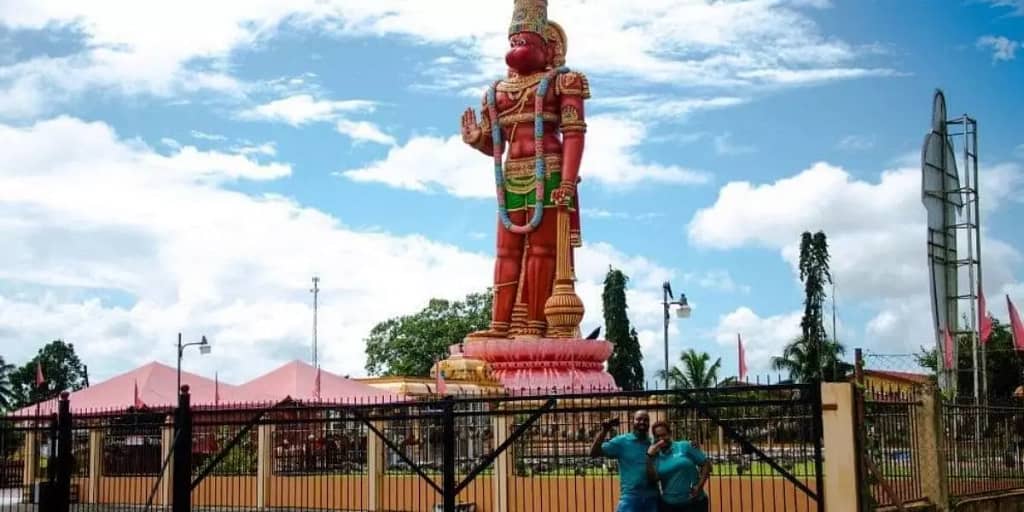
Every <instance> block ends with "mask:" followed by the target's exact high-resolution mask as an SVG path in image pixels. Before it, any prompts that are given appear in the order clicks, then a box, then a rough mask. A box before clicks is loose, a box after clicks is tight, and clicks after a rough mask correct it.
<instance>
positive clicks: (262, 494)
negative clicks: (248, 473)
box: [256, 425, 274, 509]
mask: <svg viewBox="0 0 1024 512" xmlns="http://www.w3.org/2000/svg"><path fill="white" fill-rule="evenodd" d="M273 474H274V426H273V425H259V426H257V427H256V508H259V509H263V508H266V507H267V502H268V501H270V477H271V476H272V475H273Z"/></svg>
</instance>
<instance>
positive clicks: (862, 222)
mask: <svg viewBox="0 0 1024 512" xmlns="http://www.w3.org/2000/svg"><path fill="white" fill-rule="evenodd" d="M984 167H985V168H986V169H990V172H988V173H986V180H987V181H986V182H985V183H983V189H982V194H985V197H988V198H989V199H988V203H989V208H996V207H998V205H999V204H1000V202H1001V201H1005V200H1007V199H1009V198H1013V197H1016V194H1017V193H1018V191H1019V187H1020V186H1021V183H1022V181H1021V176H1022V171H1021V169H1020V168H1019V166H1016V165H1015V164H997V165H991V166H988V165H986V166H984ZM992 187H1002V190H995V189H993V188H992ZM986 211H988V212H990V211H991V210H986ZM985 215H986V212H983V224H982V225H983V226H984V217H985ZM817 230H823V231H824V232H825V233H826V234H827V235H828V238H829V249H830V250H829V253H830V255H831V258H832V259H831V270H832V273H833V276H834V277H835V280H836V283H837V288H838V294H839V297H840V302H847V303H859V304H862V305H867V307H868V308H869V309H871V310H874V311H875V312H876V313H875V315H876V316H875V318H874V319H873V320H871V321H870V322H869V324H868V330H867V334H868V338H867V340H866V341H868V342H870V343H872V344H884V343H889V344H894V346H899V347H903V348H906V349H911V348H914V347H916V346H917V345H919V344H920V343H921V341H920V340H922V339H924V340H927V339H930V335H928V334H927V326H928V325H929V323H930V317H931V314H930V309H929V307H928V301H927V295H928V280H927V279H928V278H927V267H926V263H925V247H924V238H925V235H924V234H925V232H926V230H925V217H924V208H923V206H922V205H921V202H920V170H919V169H915V168H901V169H896V170H890V171H885V172H883V173H882V174H881V177H880V180H879V181H878V182H875V183H872V182H867V181H861V180H857V179H855V178H853V177H852V176H850V174H849V173H847V172H846V171H844V170H843V169H841V168H838V167H835V166H832V165H829V164H827V163H817V164H815V165H813V166H812V167H811V168H809V169H807V170H805V171H802V172H800V173H798V174H796V175H794V176H791V177H786V178H782V179H779V180H777V181H775V182H773V183H769V184H763V185H752V184H750V183H747V182H732V183H729V184H726V185H725V186H724V187H722V189H721V190H720V192H719V196H718V199H717V201H716V202H715V203H714V204H713V205H712V206H710V207H708V208H704V209H701V210H699V211H698V212H697V213H696V214H695V215H694V218H693V219H692V220H691V222H690V224H689V227H688V236H689V239H690V241H691V243H693V244H695V245H697V246H700V247H704V248H714V249H732V248H739V247H747V246H755V247H764V248H768V249H774V250H778V251H779V253H780V255H781V256H782V257H783V259H784V260H785V261H786V262H787V263H789V265H790V266H791V268H793V269H794V273H795V269H796V263H797V260H798V256H799V248H798V243H799V236H800V233H801V232H803V231H817ZM982 246H983V250H984V253H983V254H984V257H985V261H984V264H985V287H986V289H990V290H993V289H1000V288H1001V287H1003V286H1005V285H1006V283H1010V282H1014V272H1013V270H1014V268H1016V265H1017V264H1018V262H1019V261H1020V260H1021V255H1020V252H1019V250H1018V249H1017V248H1014V247H1013V246H1011V245H1009V244H1007V243H1006V242H1003V241H1001V240H999V239H997V238H994V237H993V236H992V234H991V233H989V232H987V231H986V232H983V236H982ZM794 278H795V276H794ZM922 326H923V327H922ZM922 328H923V329H925V331H922V330H921V329H922Z"/></svg>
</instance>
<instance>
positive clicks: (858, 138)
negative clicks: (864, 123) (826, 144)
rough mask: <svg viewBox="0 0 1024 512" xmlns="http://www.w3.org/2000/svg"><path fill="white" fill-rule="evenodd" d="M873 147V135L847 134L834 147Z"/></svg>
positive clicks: (862, 148) (866, 148)
mask: <svg viewBox="0 0 1024 512" xmlns="http://www.w3.org/2000/svg"><path fill="white" fill-rule="evenodd" d="M873 147H875V137H874V136H873V135H847V136H845V137H843V138H842V139H840V140H839V142H838V143H837V144H836V148H838V149H841V150H843V151H867V150H869V149H871V148H873Z"/></svg>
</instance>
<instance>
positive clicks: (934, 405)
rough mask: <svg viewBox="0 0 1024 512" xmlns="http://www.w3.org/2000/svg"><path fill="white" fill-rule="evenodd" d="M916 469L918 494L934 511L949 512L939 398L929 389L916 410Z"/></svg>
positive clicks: (931, 387)
mask: <svg viewBox="0 0 1024 512" xmlns="http://www.w3.org/2000/svg"><path fill="white" fill-rule="evenodd" d="M914 423H915V424H916V425H917V429H916V430H915V436H916V437H917V439H916V442H917V449H918V456H917V461H918V468H917V477H918V478H919V479H920V482H921V493H922V494H924V496H925V498H928V500H929V501H931V502H932V504H934V505H935V509H936V510H938V511H945V510H949V485H948V481H947V480H946V445H945V443H943V432H942V398H941V397H940V396H939V392H938V390H937V389H935V388H934V387H933V386H926V387H924V388H923V389H922V392H921V405H920V406H919V407H917V408H916V417H915V418H914Z"/></svg>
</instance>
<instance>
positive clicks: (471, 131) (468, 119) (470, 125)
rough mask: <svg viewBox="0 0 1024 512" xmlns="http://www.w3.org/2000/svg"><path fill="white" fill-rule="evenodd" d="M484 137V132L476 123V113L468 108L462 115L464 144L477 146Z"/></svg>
mask: <svg viewBox="0 0 1024 512" xmlns="http://www.w3.org/2000/svg"><path fill="white" fill-rule="evenodd" d="M482 136H483V130H481V129H480V125H478V124H477V123H476V112H474V111H473V109H471V108H467V109H466V111H465V112H463V113H462V142H465V143H466V144H469V145H470V146H475V145H477V144H479V143H480V137H482Z"/></svg>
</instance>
